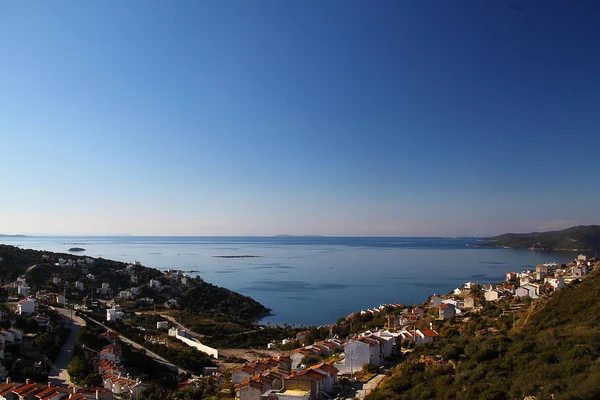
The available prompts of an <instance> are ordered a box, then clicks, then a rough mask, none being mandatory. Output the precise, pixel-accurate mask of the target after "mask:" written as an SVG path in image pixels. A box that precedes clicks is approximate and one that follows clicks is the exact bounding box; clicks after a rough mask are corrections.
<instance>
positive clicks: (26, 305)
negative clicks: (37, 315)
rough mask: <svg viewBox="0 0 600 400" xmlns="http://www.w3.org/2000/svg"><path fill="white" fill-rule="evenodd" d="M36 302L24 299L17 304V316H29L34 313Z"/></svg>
mask: <svg viewBox="0 0 600 400" xmlns="http://www.w3.org/2000/svg"><path fill="white" fill-rule="evenodd" d="M35 309H36V302H35V299H32V298H29V297H27V298H25V299H23V300H21V301H19V302H18V303H17V314H19V315H30V314H33V313H34V312H35Z"/></svg>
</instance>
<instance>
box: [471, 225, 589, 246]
mask: <svg viewBox="0 0 600 400" xmlns="http://www.w3.org/2000/svg"><path fill="white" fill-rule="evenodd" d="M484 240H486V241H485V242H483V243H479V244H477V245H476V246H482V247H488V246H489V247H510V248H526V249H530V250H571V251H592V250H595V249H598V248H599V247H600V225H578V226H573V227H571V228H567V229H563V230H560V231H548V232H530V233H505V234H502V235H498V236H492V237H487V238H485V239H484Z"/></svg>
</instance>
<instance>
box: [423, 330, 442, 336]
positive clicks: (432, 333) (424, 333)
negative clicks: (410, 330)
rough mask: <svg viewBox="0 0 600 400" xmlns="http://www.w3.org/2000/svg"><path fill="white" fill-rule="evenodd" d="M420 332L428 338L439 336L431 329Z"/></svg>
mask: <svg viewBox="0 0 600 400" xmlns="http://www.w3.org/2000/svg"><path fill="white" fill-rule="evenodd" d="M419 331H420V332H421V333H422V334H423V336H426V337H436V336H439V335H438V333H437V332H436V331H434V330H431V329H420V330H419Z"/></svg>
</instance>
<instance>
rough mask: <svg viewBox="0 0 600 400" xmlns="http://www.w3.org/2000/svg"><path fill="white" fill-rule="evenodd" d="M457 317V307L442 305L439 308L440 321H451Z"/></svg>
mask: <svg viewBox="0 0 600 400" xmlns="http://www.w3.org/2000/svg"><path fill="white" fill-rule="evenodd" d="M455 316H456V307H455V306H454V304H442V305H441V306H440V308H439V319H440V320H442V321H448V320H451V319H452V318H454V317H455Z"/></svg>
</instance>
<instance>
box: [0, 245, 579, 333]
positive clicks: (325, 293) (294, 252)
mask: <svg viewBox="0 0 600 400" xmlns="http://www.w3.org/2000/svg"><path fill="white" fill-rule="evenodd" d="M0 243H5V244H10V245H17V246H20V247H23V248H30V249H36V250H47V251H53V252H62V253H67V252H68V249H69V248H72V247H81V248H84V249H85V251H83V252H78V253H74V254H76V255H88V256H90V257H103V258H108V259H113V260H118V261H124V262H133V261H134V260H138V261H140V262H141V263H142V264H143V265H145V266H148V267H154V268H159V269H166V268H174V269H181V270H187V271H192V270H193V271H199V272H198V273H197V274H198V275H200V276H201V277H202V278H203V279H204V280H205V281H207V282H210V283H213V284H215V285H219V286H223V287H226V288H228V289H231V290H234V291H236V292H239V293H242V294H244V295H247V296H250V297H252V298H254V299H256V300H257V301H259V302H261V303H262V304H264V305H265V306H266V307H269V308H271V309H272V310H273V313H274V314H275V316H272V317H268V318H265V319H264V320H263V321H262V322H263V323H271V324H283V323H288V324H294V325H323V324H329V323H333V322H335V321H336V320H337V319H338V318H339V317H342V316H344V317H345V316H346V315H348V314H350V313H352V312H356V311H360V310H362V309H366V308H372V307H377V306H379V305H380V304H389V303H404V304H418V303H421V302H422V301H424V300H425V299H426V298H427V297H428V296H430V295H431V294H433V293H438V294H444V293H447V292H449V291H451V290H453V289H454V288H456V287H459V286H461V285H462V284H463V283H464V282H467V281H472V282H477V283H481V284H488V283H494V282H500V281H502V280H503V279H504V276H505V274H506V272H508V271H516V272H519V271H522V270H524V269H531V268H533V267H534V266H535V265H537V264H539V263H544V262H558V263H566V262H569V261H571V260H572V259H573V258H574V257H575V256H576V254H575V253H570V252H560V253H552V252H534V251H529V250H523V249H503V248H499V249H498V248H478V247H472V245H473V244H476V243H478V239H477V238H432V237H397V238H390V237H383V238H377V237H312V236H311V237H289V236H277V237H190V236H185V237H158V236H152V237H142V236H119V237H117V236H30V237H1V238H0ZM245 255H248V256H256V257H252V258H243V257H239V258H225V257H218V256H245ZM193 275H196V273H193Z"/></svg>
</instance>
